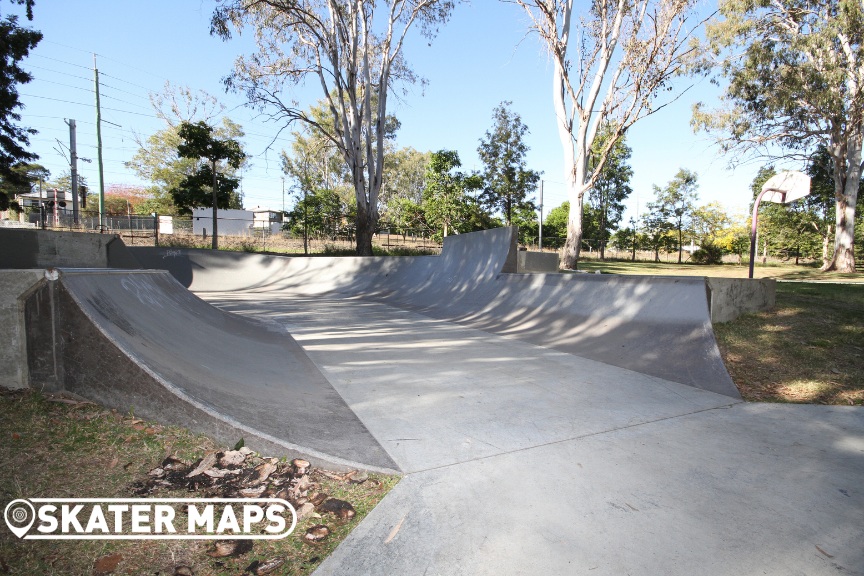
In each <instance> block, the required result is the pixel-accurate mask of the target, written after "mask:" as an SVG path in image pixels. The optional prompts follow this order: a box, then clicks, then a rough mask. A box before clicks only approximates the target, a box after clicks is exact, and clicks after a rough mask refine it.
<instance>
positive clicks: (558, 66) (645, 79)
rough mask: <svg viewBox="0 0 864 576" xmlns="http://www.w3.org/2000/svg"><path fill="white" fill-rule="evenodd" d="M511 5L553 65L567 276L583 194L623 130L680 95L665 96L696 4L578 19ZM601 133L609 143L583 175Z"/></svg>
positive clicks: (553, 6) (556, 9)
mask: <svg viewBox="0 0 864 576" xmlns="http://www.w3.org/2000/svg"><path fill="white" fill-rule="evenodd" d="M515 2H516V3H517V4H519V5H520V6H521V7H522V8H523V9H524V10H525V12H526V13H527V14H528V16H529V18H530V19H531V28H532V30H533V31H535V32H536V33H537V34H538V35H539V37H540V40H541V42H542V44H543V46H544V47H545V48H546V50H547V51H548V53H549V55H550V58H551V60H552V65H553V89H552V101H553V105H554V110H555V122H556V125H557V126H558V135H559V139H560V140H561V145H562V147H563V150H564V156H565V168H564V170H565V174H564V176H565V183H566V185H567V188H568V197H569V201H570V203H569V206H570V214H569V216H568V220H567V241H566V243H565V246H564V254H563V257H562V263H561V265H562V267H563V268H570V269H572V268H575V267H576V265H577V263H578V260H579V250H580V248H581V241H582V234H583V229H582V226H583V218H582V211H583V198H584V195H585V193H586V192H587V191H588V190H589V189H590V188H591V187H592V186H594V184H595V183H596V181H597V179H598V178H599V177H600V174H601V172H602V170H603V167H604V166H605V164H606V162H607V160H608V157H609V155H610V153H611V151H612V149H613V148H614V147H615V145H616V143H617V142H618V140H620V139H621V137H622V136H623V135H624V133H625V132H626V131H627V129H628V128H629V127H630V126H632V125H633V124H634V123H635V122H637V121H638V120H639V119H641V118H644V117H645V116H647V115H649V114H652V113H654V112H656V111H657V110H659V109H660V108H663V107H664V106H665V105H666V104H668V103H669V102H670V101H672V100H674V99H675V98H677V96H678V95H680V93H677V94H676V92H674V91H670V90H671V88H672V81H673V79H674V78H675V77H676V76H677V75H679V74H680V73H681V72H682V71H683V70H684V69H685V67H686V65H687V64H688V62H689V61H690V60H691V58H692V56H693V54H694V47H693V45H692V43H691V40H692V38H693V32H694V31H695V30H696V29H698V28H699V27H701V24H702V22H701V21H700V20H698V19H695V20H694V13H695V12H694V6H695V5H696V0H635V1H633V0H595V1H593V2H590V3H589V5H590V8H589V9H588V10H587V12H586V13H585V14H584V15H583V16H582V17H581V18H580V17H579V16H578V15H576V14H574V13H573V7H574V5H575V4H576V2H575V0H515ZM574 20H575V21H576V23H577V26H576V27H574V26H573V22H574ZM603 126H608V130H609V133H608V134H609V135H608V137H607V139H606V141H605V145H604V146H603V147H602V148H601V149H599V150H597V151H595V155H596V159H595V161H594V163H593V167H592V168H589V158H590V156H591V155H592V150H593V148H594V143H595V141H596V139H597V135H598V133H599V131H600V129H601V127H603ZM598 152H599V153H598Z"/></svg>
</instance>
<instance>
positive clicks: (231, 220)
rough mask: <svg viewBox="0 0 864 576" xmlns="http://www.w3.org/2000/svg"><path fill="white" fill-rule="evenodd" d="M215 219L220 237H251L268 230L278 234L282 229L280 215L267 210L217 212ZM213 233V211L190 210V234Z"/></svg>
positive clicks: (274, 211)
mask: <svg viewBox="0 0 864 576" xmlns="http://www.w3.org/2000/svg"><path fill="white" fill-rule="evenodd" d="M216 218H217V219H218V222H217V226H218V232H219V235H220V236H252V235H254V234H261V231H262V230H269V233H270V234H278V233H279V230H280V229H281V228H282V213H281V212H278V211H276V210H270V209H268V208H255V209H254V210H217V211H216ZM205 231H206V232H207V234H208V235H209V234H210V233H211V232H212V231H213V209H212V208H193V209H192V233H193V234H195V235H196V236H202V235H203V234H204V232H205Z"/></svg>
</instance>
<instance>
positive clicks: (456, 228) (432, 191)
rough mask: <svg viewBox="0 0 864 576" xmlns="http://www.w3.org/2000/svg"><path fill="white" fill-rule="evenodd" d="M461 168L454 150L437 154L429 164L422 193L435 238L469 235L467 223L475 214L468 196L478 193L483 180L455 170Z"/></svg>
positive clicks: (433, 155) (425, 210)
mask: <svg viewBox="0 0 864 576" xmlns="http://www.w3.org/2000/svg"><path fill="white" fill-rule="evenodd" d="M460 166H462V163H461V162H460V160H459V153H458V152H456V151H454V150H439V151H438V152H434V153H433V154H432V157H431V159H430V161H429V167H428V168H427V170H426V186H425V188H424V190H423V213H424V214H425V219H426V221H427V222H428V224H429V226H430V228H432V229H433V230H435V232H436V235H437V234H438V232H440V233H441V234H442V235H443V236H447V234H448V233H450V232H457V233H458V232H463V231H465V232H467V231H468V230H469V226H468V225H467V223H468V222H469V220H470V218H471V214H472V212H474V211H475V210H476V209H475V205H474V202H473V200H472V199H471V198H470V197H469V196H468V192H469V191H472V190H477V189H479V188H480V185H481V180H480V178H479V177H478V176H476V175H466V174H464V173H463V172H459V171H458V170H456V169H457V168H459V167H460ZM475 216H476V214H475ZM436 237H437V236H436Z"/></svg>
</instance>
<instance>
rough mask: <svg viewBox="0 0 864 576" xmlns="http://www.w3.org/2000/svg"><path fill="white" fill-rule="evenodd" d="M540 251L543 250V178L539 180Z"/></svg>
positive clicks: (538, 242)
mask: <svg viewBox="0 0 864 576" xmlns="http://www.w3.org/2000/svg"><path fill="white" fill-rule="evenodd" d="M537 244H538V245H539V248H540V251H541V252H542V251H543V180H542V179H541V180H540V238H539V239H538V241H537Z"/></svg>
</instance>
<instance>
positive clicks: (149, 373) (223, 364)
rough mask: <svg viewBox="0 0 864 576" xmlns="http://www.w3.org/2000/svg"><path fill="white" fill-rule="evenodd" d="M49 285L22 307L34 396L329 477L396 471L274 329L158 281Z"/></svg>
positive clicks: (79, 279) (91, 274) (162, 275)
mask: <svg viewBox="0 0 864 576" xmlns="http://www.w3.org/2000/svg"><path fill="white" fill-rule="evenodd" d="M49 276H50V274H49ZM54 278H56V279H51V278H49V279H48V280H46V281H44V282H43V283H42V284H41V285H40V286H39V287H38V288H37V289H36V290H35V291H34V292H33V293H32V294H31V295H30V297H29V298H28V300H27V303H26V308H25V317H26V320H25V321H26V324H27V334H28V336H27V338H28V343H27V349H28V365H29V371H30V381H31V386H33V385H36V386H39V385H41V386H44V387H45V388H47V389H62V390H66V391H69V392H73V393H77V394H79V395H81V396H83V397H85V398H90V399H93V400H96V401H98V402H100V403H102V404H104V405H107V406H110V407H114V408H117V409H119V410H122V411H126V410H129V409H133V410H134V411H135V414H136V416H142V417H145V418H150V419H154V420H157V421H160V422H163V423H167V424H176V425H181V426H184V427H187V428H189V429H191V430H194V431H196V432H201V433H205V434H207V435H209V436H211V437H214V438H215V439H217V440H219V441H221V442H223V443H225V444H227V445H233V444H234V443H236V442H237V441H238V440H239V439H241V438H243V439H244V441H245V443H246V444H247V445H249V446H251V447H252V448H254V449H256V450H258V451H260V452H262V453H265V454H269V455H276V456H289V457H297V456H299V457H304V458H307V459H309V460H311V461H312V462H313V463H316V464H317V465H320V466H325V467H327V468H329V469H341V470H348V469H357V468H363V469H367V470H378V471H384V472H392V471H394V470H397V467H396V465H395V464H394V463H393V461H392V460H391V459H390V457H389V456H388V455H387V453H386V452H385V451H384V450H383V449H382V448H381V446H380V445H379V444H378V442H377V441H376V440H375V439H374V438H373V437H372V435H371V434H370V433H369V432H368V430H367V429H366V427H365V426H364V425H363V423H362V422H360V420H359V419H358V418H357V417H356V416H355V414H354V413H353V411H352V410H351V409H350V408H349V407H348V406H347V405H346V404H345V403H344V401H343V400H342V398H341V397H340V396H339V394H338V393H337V392H336V391H335V390H334V389H333V388H332V386H331V385H330V383H329V382H328V381H327V379H326V378H325V377H324V376H323V375H322V374H321V373H320V371H319V370H318V368H317V367H316V366H315V365H314V364H313V363H312V362H311V361H310V360H309V358H308V357H307V356H306V354H305V353H304V351H303V350H302V349H301V348H300V346H299V345H298V344H297V343H296V342H295V341H294V339H293V338H292V337H291V335H290V334H287V333H285V332H284V330H282V329H281V328H280V327H279V326H276V325H269V326H268V325H267V324H263V323H261V322H257V321H252V320H248V319H245V318H242V317H240V316H237V315H234V314H229V313H227V312H224V311H221V310H219V309H217V308H214V307H213V306H211V305H209V304H207V303H206V302H204V301H202V300H201V299H199V298H198V297H196V296H195V295H193V294H192V293H191V292H189V291H188V290H186V289H185V288H184V287H183V286H181V285H180V284H179V283H178V282H177V281H176V280H175V279H174V278H173V277H171V276H170V274H168V273H167V272H164V271H135V272H129V271H124V272H120V271H105V270H101V271H97V270H62V271H60V273H59V277H58V276H56V275H55V277H54Z"/></svg>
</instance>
